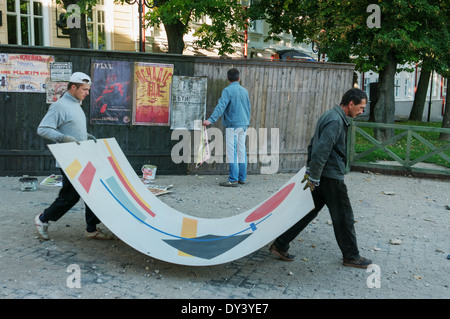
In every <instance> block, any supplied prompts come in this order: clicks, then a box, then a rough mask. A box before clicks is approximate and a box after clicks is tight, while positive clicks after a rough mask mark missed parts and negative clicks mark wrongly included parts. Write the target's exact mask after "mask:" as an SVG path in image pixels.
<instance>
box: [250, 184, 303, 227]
mask: <svg viewBox="0 0 450 319" xmlns="http://www.w3.org/2000/svg"><path fill="white" fill-rule="evenodd" d="M294 186H295V183H291V184H289V185H287V186H286V187H284V188H283V189H282V190H280V191H279V192H278V193H276V194H275V195H273V196H272V197H271V198H269V200H267V201H266V202H265V203H264V204H262V205H261V206H259V207H258V208H257V209H255V211H253V212H252V213H251V214H250V215H248V216H247V218H246V219H245V222H247V223H251V222H254V221H255V220H258V219H261V218H263V217H264V216H267V215H269V214H270V213H271V212H272V211H273V210H274V209H275V208H277V207H278V206H279V205H280V204H281V203H282V202H283V201H284V200H285V199H286V197H287V196H288V195H289V194H290V192H291V191H292V189H293V188H294Z"/></svg>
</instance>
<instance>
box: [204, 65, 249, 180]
mask: <svg viewBox="0 0 450 319" xmlns="http://www.w3.org/2000/svg"><path fill="white" fill-rule="evenodd" d="M227 78H228V81H230V85H228V86H227V87H226V88H225V89H224V90H223V91H222V95H221V97H220V99H219V102H218V104H217V106H216V108H215V109H214V111H213V113H212V114H211V116H210V117H209V119H207V120H206V121H203V125H204V126H208V125H211V124H214V123H215V122H216V121H217V120H218V119H219V117H221V116H222V115H223V119H222V124H223V126H224V127H225V128H226V129H225V140H226V152H227V162H228V163H229V167H230V172H229V178H228V181H226V182H223V183H220V184H219V185H220V186H225V187H236V186H238V183H239V184H245V179H246V178H247V155H246V153H247V152H246V148H245V138H246V136H247V127H248V126H249V124H250V99H249V96H248V91H247V90H246V89H245V88H243V87H242V86H241V85H240V84H239V82H238V81H239V71H238V70H237V69H234V68H233V69H230V70H228V73H227Z"/></svg>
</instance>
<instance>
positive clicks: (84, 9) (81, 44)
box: [56, 0, 98, 49]
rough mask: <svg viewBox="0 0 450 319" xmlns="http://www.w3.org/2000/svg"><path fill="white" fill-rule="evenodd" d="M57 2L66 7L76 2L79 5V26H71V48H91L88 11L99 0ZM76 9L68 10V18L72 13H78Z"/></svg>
mask: <svg viewBox="0 0 450 319" xmlns="http://www.w3.org/2000/svg"><path fill="white" fill-rule="evenodd" d="M56 3H57V4H59V5H62V6H63V7H64V9H66V10H67V8H68V7H69V6H70V5H72V4H75V5H77V6H78V8H79V9H80V10H79V14H80V16H79V17H77V19H79V21H80V27H79V28H69V36H70V47H71V48H85V49H86V48H89V40H88V36H87V29H86V13H88V12H89V10H91V9H92V7H94V6H95V5H97V3H98V0H56ZM77 13H78V12H77ZM77 13H75V11H73V12H70V10H69V11H67V14H66V16H67V18H68V17H70V16H71V15H72V14H77Z"/></svg>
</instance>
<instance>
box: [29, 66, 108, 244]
mask: <svg viewBox="0 0 450 319" xmlns="http://www.w3.org/2000/svg"><path fill="white" fill-rule="evenodd" d="M90 88H91V78H90V77H89V76H88V75H86V74H84V73H82V72H75V73H73V74H72V76H71V77H70V79H69V84H68V86H67V92H65V93H64V95H63V96H62V97H61V98H60V99H59V100H58V101H56V102H55V103H53V104H52V105H50V108H49V109H48V111H47V114H46V115H45V116H44V118H43V119H42V121H41V123H40V124H39V127H38V129H37V133H38V135H39V136H41V137H43V138H45V139H48V140H50V141H53V142H56V143H68V142H75V143H77V144H80V142H79V141H84V140H87V139H93V140H94V141H95V142H97V140H96V138H95V137H94V136H93V135H91V134H89V133H88V132H87V127H86V115H85V114H84V111H83V109H82V108H81V102H82V101H83V100H84V99H85V98H86V96H88V95H89V90H90ZM56 166H57V167H59V164H58V163H56ZM61 174H62V176H63V182H62V188H61V190H60V192H59V195H58V198H56V200H55V201H54V202H53V204H51V205H50V207H48V208H47V209H45V210H44V212H43V213H41V214H39V215H37V216H36V217H35V219H34V224H35V226H36V229H37V231H38V234H39V236H40V237H41V238H42V239H45V240H47V239H48V233H47V230H48V226H49V221H57V220H58V219H60V218H61V217H62V216H63V215H64V214H65V213H67V212H68V211H69V210H70V209H71V208H72V207H73V206H74V205H75V204H76V203H77V202H78V201H79V199H80V195H79V194H78V193H77V191H76V190H75V188H74V187H73V186H72V184H71V183H70V180H69V179H68V178H67V176H66V175H65V174H64V171H63V170H62V169H61ZM99 223H100V220H99V219H98V218H97V216H95V214H94V213H93V212H92V210H91V209H90V208H89V207H88V206H87V205H86V225H87V226H86V237H87V238H90V239H112V236H110V235H108V234H105V233H103V232H102V231H101V230H100V229H99V228H98V227H97V225H98V224H99Z"/></svg>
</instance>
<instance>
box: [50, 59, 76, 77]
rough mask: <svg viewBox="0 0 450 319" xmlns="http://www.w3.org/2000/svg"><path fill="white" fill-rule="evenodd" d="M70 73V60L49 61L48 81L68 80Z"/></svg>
mask: <svg viewBox="0 0 450 319" xmlns="http://www.w3.org/2000/svg"><path fill="white" fill-rule="evenodd" d="M71 75H72V62H53V63H50V81H52V82H69V79H70V76H71Z"/></svg>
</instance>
